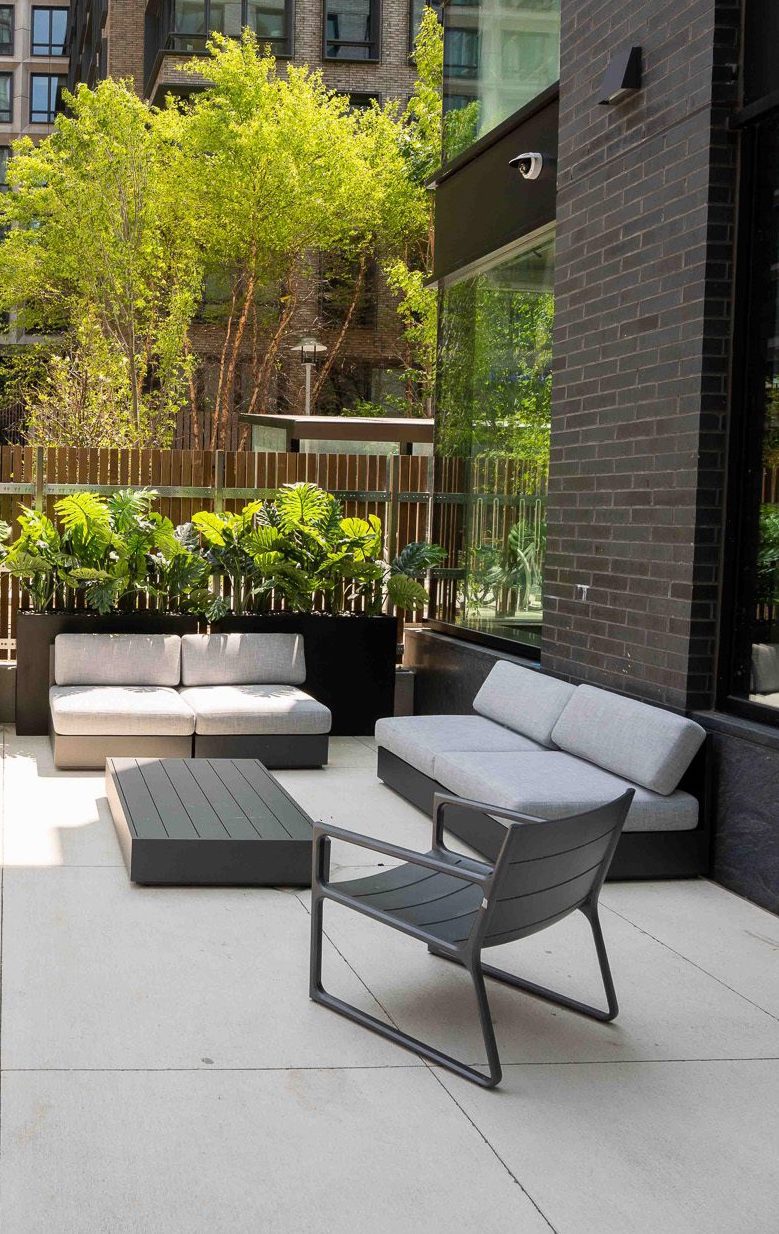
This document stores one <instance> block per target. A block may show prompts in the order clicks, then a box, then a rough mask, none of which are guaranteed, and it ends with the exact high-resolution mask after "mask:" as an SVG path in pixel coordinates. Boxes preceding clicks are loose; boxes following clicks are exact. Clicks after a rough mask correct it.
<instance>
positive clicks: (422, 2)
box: [408, 0, 443, 48]
mask: <svg viewBox="0 0 779 1234" xmlns="http://www.w3.org/2000/svg"><path fill="white" fill-rule="evenodd" d="M442 7H443V0H411V4H410V8H409V19H408V41H409V48H413V46H414V42H415V40H416V37H417V34H418V33H419V27H420V26H421V24H422V14H423V13H424V11H425V9H434V10H435V12H436V14H437V16H438V18H439V20H441V18H442V16H443V14H442Z"/></svg>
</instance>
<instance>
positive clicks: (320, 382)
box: [311, 251, 368, 414]
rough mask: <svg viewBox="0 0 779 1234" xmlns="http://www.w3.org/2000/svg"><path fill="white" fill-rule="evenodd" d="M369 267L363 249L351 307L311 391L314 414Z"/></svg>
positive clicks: (342, 342)
mask: <svg viewBox="0 0 779 1234" xmlns="http://www.w3.org/2000/svg"><path fill="white" fill-rule="evenodd" d="M367 268H368V253H367V252H366V251H363V252H362V253H360V263H359V265H358V267H357V276H356V278H355V280H354V290H353V292H352V298H351V300H350V301H349V307H348V309H347V310H346V313H345V315H344V319H343V321H342V322H341V329H340V330H339V331H338V335H337V337H336V339H335V342H334V343H333V345H332V347H331V348H330V351H329V352H328V355H327V358H326V360H325V361H324V363H323V365H322V367H321V369H320V370H319V373H318V375H317V379H316V381H315V382H314V388H313V389H312V391H311V411H312V414H313V413H314V412H315V411H316V402H317V399H318V398H319V395H320V394H321V392H322V387H323V386H324V384H325V382H326V381H327V378H328V377H329V375H330V371H331V369H332V367H333V365H334V363H335V361H336V359H337V358H338V354H339V352H340V350H341V348H342V347H343V344H344V339H345V338H346V335H347V334H348V332H349V326H350V325H351V324H352V318H353V317H354V314H355V312H356V310H357V305H358V303H359V301H360V295H361V294H362V289H363V284H364V283H365V272H366V270H367Z"/></svg>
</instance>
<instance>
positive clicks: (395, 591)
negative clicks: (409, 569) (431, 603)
mask: <svg viewBox="0 0 779 1234" xmlns="http://www.w3.org/2000/svg"><path fill="white" fill-rule="evenodd" d="M387 595H388V596H389V598H390V600H391V601H392V603H393V604H394V605H395V608H399V609H401V610H402V611H403V612H406V613H413V612H414V611H415V610H416V609H420V608H424V606H425V605H426V604H427V601H428V595H427V592H426V591H425V589H424V587H423V586H422V584H421V583H418V582H417V581H416V579H414V578H409V576H408V575H407V574H393V575H392V577H391V578H388V579H387Z"/></svg>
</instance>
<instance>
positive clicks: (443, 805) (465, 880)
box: [309, 789, 633, 1088]
mask: <svg viewBox="0 0 779 1234" xmlns="http://www.w3.org/2000/svg"><path fill="white" fill-rule="evenodd" d="M632 799H633V790H632V789H629V790H628V791H627V792H626V793H623V795H622V796H621V797H618V798H617V799H616V800H615V801H611V802H609V803H608V804H606V805H603V806H599V807H598V808H597V809H594V810H589V811H587V812H586V813H584V814H577V815H573V816H570V817H568V818H561V819H554V820H551V821H545V820H541V819H537V818H532V817H530V816H529V815H522V814H517V813H516V812H514V811H512V810H500V809H496V808H495V807H494V806H488V805H484V804H483V803H480V802H475V801H465V800H463V798H461V797H449V796H444V795H442V794H438V795H437V796H436V799H435V804H434V809H433V847H432V849H431V850H430V852H429V853H415V852H411V851H409V850H408V849H404V848H399V847H398V846H397V845H395V844H385V843H383V842H382V841H380V840H373V839H370V838H369V837H367V836H362V835H358V834H356V833H355V832H352V831H344V830H343V829H342V828H340V827H330V826H326V825H318V826H316V827H315V828H314V856H313V877H312V902H311V984H310V990H309V992H310V995H311V998H312V999H313V1000H314V1002H316V1003H321V1004H322V1005H323V1006H324V1007H330V1008H331V1010H333V1011H337V1012H338V1013H339V1014H340V1015H343V1016H346V1017H347V1018H348V1019H350V1020H354V1021H355V1023H357V1024H362V1025H363V1027H364V1028H369V1029H371V1030H372V1031H373V1032H375V1033H379V1034H380V1036H382V1037H386V1038H387V1039H388V1040H389V1041H394V1042H395V1043H396V1044H397V1045H401V1046H404V1047H405V1048H406V1049H408V1050H413V1051H414V1052H415V1053H416V1054H419V1055H421V1056H422V1057H423V1058H427V1059H430V1061H431V1062H434V1063H438V1064H439V1065H440V1066H442V1067H446V1068H448V1069H449V1070H450V1071H453V1072H455V1074H457V1075H459V1076H462V1077H463V1078H464V1079H466V1080H472V1081H474V1082H475V1083H476V1084H480V1085H482V1086H483V1087H484V1088H494V1087H495V1085H496V1084H499V1083H500V1080H501V1076H502V1072H501V1066H500V1059H499V1057H498V1048H497V1044H496V1041H495V1033H494V1031H493V1027H492V1020H491V1018H490V1008H489V1003H488V1001H487V992H486V989H485V986H484V978H485V976H487V977H493V978H494V979H495V980H496V981H502V982H505V983H506V984H507V985H511V986H516V987H517V989H520V990H526V991H527V992H528V993H530V994H534V995H536V996H537V997H538V998H543V999H547V1000H548V1001H549V1002H553V1003H556V1004H557V1005H558V1006H561V1007H567V1008H569V1009H570V1010H572V1011H578V1012H580V1013H581V1014H582V1015H586V1016H590V1017H591V1018H593V1019H595V1020H604V1021H605V1020H613V1019H614V1017H615V1016H616V1014H617V1011H618V1005H617V998H616V994H615V992H614V983H613V982H612V979H611V971H610V969H609V962H608V957H607V955H606V947H605V944H604V941H603V935H602V933H601V928H600V922H599V920H598V896H599V894H600V889H601V887H602V885H603V880H604V879H605V877H606V873H607V871H608V868H609V863H610V861H611V858H612V857H613V855H614V850H615V848H616V846H617V841H618V840H619V836H620V832H621V831H622V827H623V824H624V822H625V817H626V815H627V812H628V809H629V808H630V803H631V801H632ZM458 809H467V810H469V811H472V810H481V811H483V812H484V813H485V814H489V815H491V816H497V817H499V818H502V819H505V820H506V822H507V823H508V824H509V826H508V827H507V829H506V838H505V840H504V842H503V844H502V846H501V850H500V853H499V854H498V857H497V860H496V862H495V865H494V866H491V865H486V864H484V863H482V862H480V861H474V860H472V859H471V858H469V857H464V856H462V855H461V854H459V853H455V852H452V851H451V850H450V849H448V848H447V847H446V845H445V844H444V840H443V831H444V825H445V817H446V815H447V812H450V813H451V814H453V815H454V814H456V811H457V810H458ZM331 839H337V840H343V841H345V842H346V843H348V844H354V845H357V846H358V847H360V848H368V849H371V851H373V852H376V853H383V854H384V855H385V856H387V857H395V858H399V859H400V860H402V861H404V862H405V863H406V864H404V865H399V866H396V867H394V868H393V869H391V870H387V871H385V872H384V873H382V874H374V875H371V876H370V877H368V878H359V879H352V880H349V881H348V882H340V883H331V882H330V881H329V873H328V872H329V849H330V840H331ZM325 900H333V901H334V902H335V903H336V904H343V905H345V906H346V907H347V908H353V909H355V910H356V911H357V912H359V913H364V914H365V916H366V917H372V918H373V919H374V920H375V921H381V922H383V923H384V924H385V925H388V926H392V928H393V929H395V930H401V931H402V932H403V933H404V934H410V935H411V937H412V938H418V939H420V941H421V942H423V943H427V946H428V949H429V950H430V951H431V952H432V953H433V954H434V955H437V956H441V957H442V958H443V959H447V960H453V961H454V962H455V963H457V964H462V965H463V967H464V968H466V969H467V970H468V972H469V973H470V975H471V978H472V980H473V985H474V989H475V991H476V1002H477V1006H478V1009H479V1018H480V1020H481V1028H482V1033H483V1035H484V1044H485V1046H486V1050H487V1059H488V1067H489V1075H484V1074H483V1073H482V1072H480V1071H477V1070H476V1069H475V1068H473V1067H469V1066H468V1065H467V1064H466V1063H463V1062H460V1061H459V1060H458V1059H455V1058H452V1057H451V1056H450V1055H448V1054H444V1053H442V1052H441V1051H440V1050H437V1049H435V1047H433V1046H430V1045H427V1044H426V1043H425V1042H423V1041H419V1040H417V1039H416V1038H415V1037H410V1036H409V1035H408V1034H407V1033H404V1032H402V1031H401V1030H400V1029H398V1028H395V1027H394V1026H393V1025H391V1024H385V1023H384V1022H383V1021H381V1020H377V1019H376V1018H375V1017H374V1016H372V1015H369V1014H368V1013H367V1012H365V1011H361V1010H360V1009H359V1008H358V1007H354V1006H352V1005H351V1004H349V1003H345V1002H343V1001H342V1000H341V999H340V998H336V997H335V996H334V995H332V994H329V993H328V991H327V990H325V988H324V986H323V985H322V929H323V911H324V902H325ZM576 909H579V910H580V912H582V913H583V914H584V916H585V917H586V918H587V920H588V921H589V923H590V928H591V929H592V934H593V939H594V942H595V949H596V952H597V955H598V962H599V964H600V971H601V976H602V978H603V985H604V989H605V992H606V1002H607V1007H606V1010H600V1009H599V1008H597V1007H591V1006H588V1005H587V1004H586V1003H580V1002H578V1001H577V1000H576V999H573V998H568V997H567V996H566V995H564V994H557V993H556V992H555V991H553V990H548V989H546V988H545V987H543V986H538V985H535V984H534V983H533V982H531V981H524V980H522V979H521V978H520V977H515V976H513V975H512V974H511V973H506V972H503V971H502V970H501V969H498V968H492V967H491V966H490V965H488V964H483V963H482V959H481V952H482V949H483V948H485V947H497V946H500V945H501V944H502V943H509V942H513V941H514V940H516V939H520V938H527V937H528V936H529V935H531V934H535V933H537V932H538V931H539V930H544V929H546V927H547V926H550V925H553V924H554V922H556V921H561V920H562V918H563V917H567V916H568V914H569V913H572V912H574V911H575V910H576Z"/></svg>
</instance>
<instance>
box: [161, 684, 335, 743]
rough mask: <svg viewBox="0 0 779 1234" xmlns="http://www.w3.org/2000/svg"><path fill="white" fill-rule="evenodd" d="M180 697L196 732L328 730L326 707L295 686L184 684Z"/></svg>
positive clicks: (213, 733) (297, 731)
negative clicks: (191, 715)
mask: <svg viewBox="0 0 779 1234" xmlns="http://www.w3.org/2000/svg"><path fill="white" fill-rule="evenodd" d="M179 693H180V696H181V698H182V699H183V701H184V702H185V703H186V704H187V706H189V707H191V708H192V710H193V712H194V713H195V732H196V733H202V734H207V733H209V734H211V735H216V734H225V733H229V734H232V735H235V734H240V733H329V732H330V726H331V724H332V716H331V715H330V711H329V709H328V708H327V707H325V706H324V705H323V704H322V703H318V702H317V701H316V699H313V698H312V697H311V695H310V694H306V693H304V691H303V690H298V689H297V687H296V686H284V685H277V686H275V685H263V686H240V685H239V686H185V687H184V688H183V689H182V690H180V691H179Z"/></svg>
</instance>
